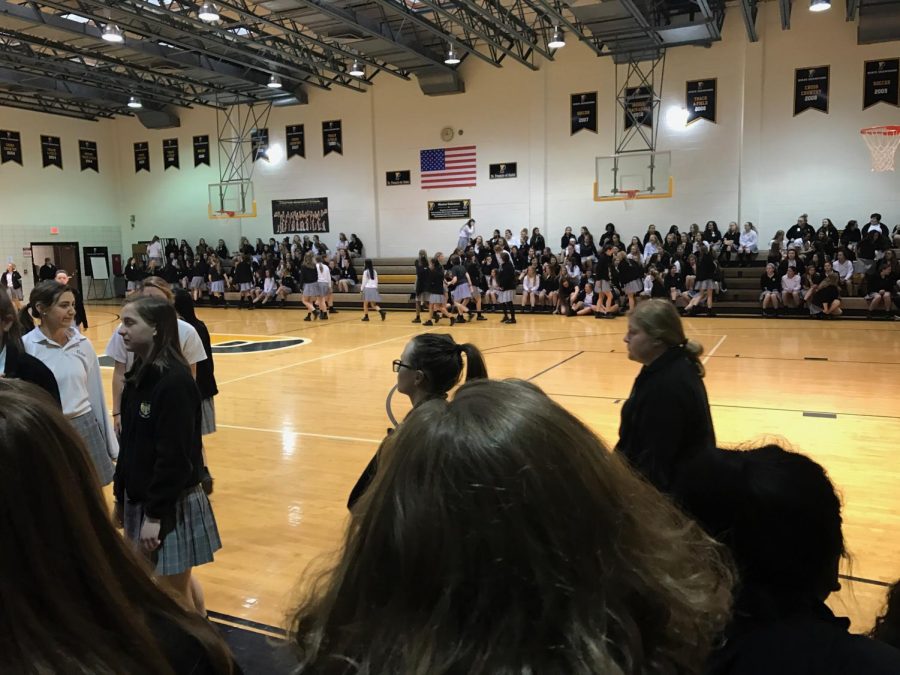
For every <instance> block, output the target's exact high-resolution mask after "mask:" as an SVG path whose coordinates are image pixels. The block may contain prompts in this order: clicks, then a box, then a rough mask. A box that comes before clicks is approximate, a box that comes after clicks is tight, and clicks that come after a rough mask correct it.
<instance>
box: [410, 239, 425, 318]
mask: <svg viewBox="0 0 900 675" xmlns="http://www.w3.org/2000/svg"><path fill="white" fill-rule="evenodd" d="M414 264H415V267H416V290H415V302H416V318H415V319H413V320H412V322H413V323H422V306H423V305H427V304H428V253H426V252H425V249H424V248H423V249H420V250H419V257H418V258H416V261H415V263H414Z"/></svg>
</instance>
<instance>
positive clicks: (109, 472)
mask: <svg viewBox="0 0 900 675" xmlns="http://www.w3.org/2000/svg"><path fill="white" fill-rule="evenodd" d="M69 422H71V423H72V426H73V427H74V428H75V431H77V432H78V435H79V436H81V439H82V440H83V441H84V444H85V446H86V447H87V451H88V455H90V458H91V463H93V465H94V469H95V470H96V471H97V477H98V478H99V479H100V485H109V484H110V483H112V479H113V473H115V469H114V468H113V463H112V460H111V459H110V458H109V446H108V445H107V443H106V438H105V437H104V435H103V431H102V430H101V429H100V425H99V424H98V423H97V418H96V417H94V413H93V412H89V413H86V414H84V415H79V416H78V417H72V418H70V419H69Z"/></svg>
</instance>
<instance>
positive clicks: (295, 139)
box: [284, 124, 306, 159]
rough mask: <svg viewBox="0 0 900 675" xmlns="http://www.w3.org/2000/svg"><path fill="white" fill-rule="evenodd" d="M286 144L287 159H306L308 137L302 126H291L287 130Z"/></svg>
mask: <svg viewBox="0 0 900 675" xmlns="http://www.w3.org/2000/svg"><path fill="white" fill-rule="evenodd" d="M284 139H285V143H286V144H287V158H288V159H290V158H291V157H306V136H305V135H304V130H303V125H302V124H289V125H288V126H287V127H286V128H285V133H284Z"/></svg>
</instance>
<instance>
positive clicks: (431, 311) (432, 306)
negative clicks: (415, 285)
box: [422, 251, 456, 326]
mask: <svg viewBox="0 0 900 675" xmlns="http://www.w3.org/2000/svg"><path fill="white" fill-rule="evenodd" d="M445 283H446V281H445V279H444V254H443V253H441V252H440V251H438V252H437V253H435V254H434V257H433V258H432V259H431V261H430V262H429V263H428V316H429V317H434V319H433V320H432V319H431V318H429V319H428V321H426V322H425V323H423V324H422V325H423V326H433V325H434V324H435V323H436V322H438V321H440V320H441V318H442V317H447V318H448V319H450V325H451V326H452V325H454V324H455V323H456V318H455V317H453V316H451V315H450V312H448V311H447V294H446V293H445V290H444V284H445Z"/></svg>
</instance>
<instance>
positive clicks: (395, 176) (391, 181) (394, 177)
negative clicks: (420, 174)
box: [385, 169, 411, 185]
mask: <svg viewBox="0 0 900 675" xmlns="http://www.w3.org/2000/svg"><path fill="white" fill-rule="evenodd" d="M410 183H411V178H410V170H409V169H407V170H406V171H388V172H387V173H386V175H385V184H386V185H409V184H410Z"/></svg>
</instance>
